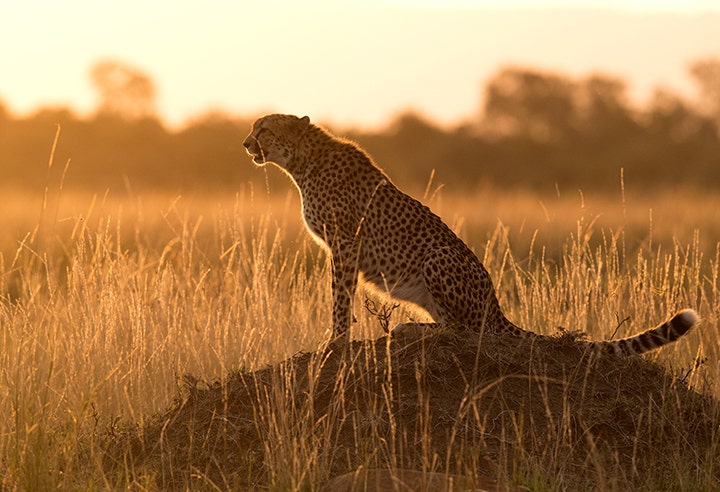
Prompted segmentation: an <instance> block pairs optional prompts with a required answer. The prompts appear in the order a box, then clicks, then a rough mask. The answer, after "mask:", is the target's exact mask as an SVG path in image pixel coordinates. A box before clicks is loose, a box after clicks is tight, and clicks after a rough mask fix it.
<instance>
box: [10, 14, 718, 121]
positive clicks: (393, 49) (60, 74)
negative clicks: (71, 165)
mask: <svg viewBox="0 0 720 492" xmlns="http://www.w3.org/2000/svg"><path fill="white" fill-rule="evenodd" d="M38 3H39V4H41V5H38ZM410 3H411V2H409V1H407V0H405V1H403V0H387V1H384V2H380V1H376V2H371V3H361V2H357V1H350V0H346V1H341V2H329V1H327V0H314V1H312V2H306V3H302V4H294V3H286V2H279V1H270V2H265V3H263V4H262V5H256V4H251V5H238V4H235V3H232V2H225V1H219V0H216V1H211V2H209V3H205V4H203V5H199V4H179V5H173V6H169V4H164V3H160V4H149V3H141V2H139V1H137V0H132V1H130V2H127V3H126V4H124V5H123V6H122V7H121V8H116V9H114V10H112V9H109V8H108V7H107V6H106V5H101V4H96V3H93V2H89V1H88V0H71V1H69V2H65V3H63V4H62V5H61V4H54V3H50V2H47V3H46V2H32V1H31V2H26V3H22V4H15V5H13V6H12V7H6V9H5V10H6V15H4V16H3V19H1V20H0V43H2V44H3V45H4V46H8V47H11V48H12V49H4V50H2V52H0V66H2V67H3V76H2V78H0V102H2V104H4V105H5V106H6V107H7V108H8V109H9V110H10V111H11V112H12V113H14V114H26V113H28V112H32V111H33V110H35V109H37V108H39V107H48V106H50V107H55V106H66V107H70V108H72V109H74V110H75V111H77V112H79V113H80V114H86V113H88V112H90V111H91V110H92V109H93V108H94V106H95V104H96V102H97V101H96V98H95V93H94V92H93V90H92V86H91V84H90V80H89V75H88V74H89V70H90V67H91V66H92V64H94V63H95V62H97V61H100V60H103V59H116V60H120V61H123V62H126V63H128V64H130V65H133V66H136V67H137V68H139V69H140V70H142V71H143V72H145V73H146V74H147V75H148V76H150V77H151V78H152V80H153V81H154V82H155V84H156V87H157V92H158V98H157V102H158V115H159V117H160V118H162V119H163V120H165V121H167V122H168V123H170V124H175V125H176V124H179V123H182V122H184V121H185V120H187V119H188V118H191V117H193V116H196V115H198V114H201V113H203V112H206V111H208V110H213V109H215V110H222V111H225V112H228V113H231V114H256V113H260V112H270V111H280V112H291V113H303V114H310V115H311V116H312V117H313V118H314V119H315V120H322V121H326V122H331V123H334V124H337V125H343V126H350V125H352V126H360V127H374V126H378V125H382V124H384V123H386V122H387V121H388V120H389V119H390V118H391V117H392V116H393V115H395V114H397V113H398V112H402V111H404V110H407V109H413V110H415V111H417V112H419V113H421V114H423V115H424V116H426V117H428V118H430V119H433V120H435V121H437V122H438V123H440V124H453V123H457V122H460V121H462V120H463V119H465V118H468V117H472V116H473V115H475V114H476V113H477V111H478V110H479V106H480V101H481V88H482V86H483V85H484V83H485V82H486V81H487V79H488V78H489V77H490V76H491V75H492V74H494V73H496V72H497V71H498V70H499V69H500V68H502V67H504V66H507V65H515V66H524V67H532V68H537V69H541V70H547V71H557V72H560V73H563V74H566V75H568V76H571V77H582V76H585V75H588V74H590V73H594V72H600V73H604V74H611V75H616V76H618V77H621V78H622V79H624V80H625V81H626V82H627V84H628V87H629V94H630V95H631V97H632V98H633V100H634V101H636V102H640V103H641V102H643V101H644V100H645V99H646V98H647V97H649V96H650V94H651V93H652V90H653V88H655V87H658V86H661V87H664V88H668V89H670V90H672V91H675V92H679V93H680V94H681V95H683V96H684V97H688V96H691V95H692V94H693V86H692V83H691V81H690V78H689V77H688V76H687V66H688V64H689V63H690V62H692V61H694V60H697V59H699V58H708V57H719V56H720V36H718V35H717V26H718V25H720V6H718V8H717V9H715V10H712V9H711V7H710V6H711V3H709V2H695V3H693V2H685V4H686V8H684V9H683V8H682V7H681V5H682V3H681V2H654V3H653V4H652V5H650V4H648V3H645V2H638V1H636V2H631V3H627V2H625V5H626V6H627V8H623V7H622V5H623V4H622V3H620V2H614V3H610V4H608V5H610V7H607V8H600V7H597V6H595V7H592V8H589V7H575V8H568V7H564V6H563V5H565V4H564V3H563V2H557V1H556V2H544V3H543V4H542V5H546V6H548V5H549V6H550V7H547V8H540V7H536V8H529V7H526V6H522V5H527V2H514V5H518V4H519V5H521V6H520V7H517V6H516V7H505V8H499V7H493V8H490V7H488V5H492V4H493V2H489V1H485V2H469V0H454V1H453V2H451V3H450V4H447V5H445V6H443V5H440V4H438V3H437V2H436V3H433V2H431V1H430V0H424V1H421V2H415V3H413V4H412V5H410ZM495 4H497V2H495ZM477 5H481V6H479V7H478V6H477ZM537 5H540V4H537ZM39 14H42V15H39Z"/></svg>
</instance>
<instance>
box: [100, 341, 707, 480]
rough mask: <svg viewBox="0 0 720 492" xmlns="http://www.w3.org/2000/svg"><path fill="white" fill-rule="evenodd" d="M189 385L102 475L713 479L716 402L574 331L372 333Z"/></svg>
mask: <svg viewBox="0 0 720 492" xmlns="http://www.w3.org/2000/svg"><path fill="white" fill-rule="evenodd" d="M190 379H191V378H188V380H187V381H186V388H185V390H184V391H183V392H182V394H181V395H179V396H178V398H177V400H176V402H175V403H174V404H173V405H172V406H171V407H170V408H169V409H168V410H167V411H166V412H164V413H162V414H160V415H157V416H155V417H153V418H152V419H151V421H150V422H149V423H147V424H146V425H145V426H144V427H143V428H142V429H135V430H133V431H131V432H128V433H127V434H126V435H125V436H124V437H121V438H115V440H114V441H113V442H111V446H109V447H108V452H107V461H106V462H107V466H108V467H113V468H114V469H116V470H118V471H120V472H121V473H124V474H125V475H126V476H127V470H128V469H132V470H133V471H132V474H138V473H140V474H141V475H143V476H151V477H153V478H152V480H154V481H155V482H156V483H155V485H156V486H159V487H162V488H173V487H180V488H185V487H188V486H189V485H192V484H193V483H196V484H198V485H200V483H205V484H207V485H211V484H214V485H215V486H217V487H220V488H222V489H226V488H256V487H273V488H276V489H277V488H279V489H298V488H304V489H318V488H320V487H321V486H322V485H323V484H324V483H327V481H328V480H330V479H331V478H332V477H335V476H337V475H340V474H343V473H346V472H350V471H353V470H357V469H358V467H361V466H362V467H364V468H375V469H391V470H397V469H410V470H419V471H422V472H424V473H430V472H440V473H447V474H459V475H462V476H465V477H470V479H472V477H473V476H475V477H487V476H491V477H495V478H496V479H497V480H498V482H499V483H500V484H501V487H500V489H501V490H502V489H503V487H504V486H505V485H508V484H518V483H519V484H522V485H531V486H536V487H540V488H547V487H550V488H555V487H558V486H561V487H562V488H566V487H570V488H577V487H584V486H591V487H592V486H600V488H602V489H614V488H619V489H627V488H628V487H630V488H646V489H666V490H667V489H678V490H679V489H694V488H705V487H707V486H709V485H711V484H714V483H717V480H718V478H719V475H720V451H719V450H718V444H717V442H716V441H717V439H718V430H717V428H718V422H719V421H720V418H718V413H717V405H716V404H715V402H714V401H712V400H711V399H710V398H709V397H707V396H703V395H700V394H698V393H696V392H693V391H691V390H689V389H688V388H687V387H686V386H685V385H684V384H683V383H682V382H681V381H679V380H677V379H675V378H673V377H672V376H670V375H669V374H667V373H666V371H665V370H664V369H663V368H661V367H660V366H658V365H656V364H654V363H652V362H649V361H647V360H644V359H641V358H614V357H605V356H597V355H592V356H591V355H590V354H588V353H585V352H584V351H583V350H582V347H581V346H580V345H579V344H577V343H575V337H574V336H572V335H564V336H562V337H560V338H556V339H551V340H535V341H532V340H518V339H517V338H513V337H508V336H495V335H492V336H491V335H484V336H482V337H481V336H480V335H477V334H468V333H458V334H436V335H431V336H428V337H425V338H422V339H419V340H418V339H415V340H412V341H395V340H392V341H391V340H390V339H388V338H380V339H378V340H375V341H362V342H361V341H356V342H352V343H351V344H349V345H348V346H346V347H345V349H344V351H335V352H331V351H328V352H318V353H301V354H298V355H296V356H294V357H292V358H291V359H288V360H286V361H284V362H282V363H280V364H278V365H276V366H272V367H266V368H264V369H261V370H258V371H255V372H244V373H240V372H239V373H235V374H231V375H230V376H229V377H228V379H227V380H225V381H224V382H222V383H220V382H215V383H212V384H199V383H197V382H196V381H190ZM118 439H119V440H120V441H122V442H118Z"/></svg>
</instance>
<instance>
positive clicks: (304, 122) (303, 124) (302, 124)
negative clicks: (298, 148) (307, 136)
mask: <svg viewBox="0 0 720 492" xmlns="http://www.w3.org/2000/svg"><path fill="white" fill-rule="evenodd" d="M308 126H310V117H309V116H303V117H302V118H300V120H299V121H298V129H299V130H300V131H301V132H302V131H305V130H306V129H307V127H308Z"/></svg>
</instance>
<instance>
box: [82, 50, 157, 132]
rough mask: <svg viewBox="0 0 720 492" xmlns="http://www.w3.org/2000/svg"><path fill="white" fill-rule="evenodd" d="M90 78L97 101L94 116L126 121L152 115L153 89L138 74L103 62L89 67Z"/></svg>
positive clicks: (118, 65) (123, 65)
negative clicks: (96, 93) (98, 98)
mask: <svg viewBox="0 0 720 492" xmlns="http://www.w3.org/2000/svg"><path fill="white" fill-rule="evenodd" d="M90 78H91V80H92V83H93V85H94V86H95V89H96V90H97V91H98V95H99V97H100V101H99V104H98V113H100V114H107V115H112V116H116V117H119V118H122V119H129V120H134V119H141V118H147V117H152V116H154V115H155V86H154V84H153V82H152V80H151V79H150V78H149V77H148V76H147V75H145V74H144V73H142V72H141V71H140V70H138V69H136V68H133V67H131V66H129V65H126V64H124V63H121V62H117V61H112V60H105V61H101V62H98V63H96V64H95V65H93V67H92V69H91V70H90Z"/></svg>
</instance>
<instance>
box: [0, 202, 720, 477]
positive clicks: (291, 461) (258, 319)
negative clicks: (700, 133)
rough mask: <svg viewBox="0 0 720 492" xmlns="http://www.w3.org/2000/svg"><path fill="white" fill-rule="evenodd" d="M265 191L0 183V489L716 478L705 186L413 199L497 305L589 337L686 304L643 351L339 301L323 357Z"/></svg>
mask: <svg viewBox="0 0 720 492" xmlns="http://www.w3.org/2000/svg"><path fill="white" fill-rule="evenodd" d="M274 191H277V190H274ZM285 191H287V192H288V193H289V194H288V195H287V196H288V198H287V200H281V201H271V200H268V199H267V197H266V193H265V191H264V190H263V191H262V192H259V193H257V194H256V195H255V194H253V193H251V192H250V191H247V192H246V193H243V194H240V195H237V196H230V197H221V196H212V197H209V196H200V197H187V198H176V197H166V196H143V197H132V196H126V197H122V198H118V197H117V196H114V195H113V194H106V195H101V196H96V197H92V196H84V195H82V194H76V193H72V192H68V191H63V192H62V193H60V194H59V196H57V195H53V194H51V196H49V197H48V200H47V201H46V202H45V205H43V200H42V196H40V195H38V196H32V195H27V194H24V193H19V192H12V191H9V190H8V191H6V192H3V195H2V196H3V197H4V198H5V200H4V203H3V207H4V211H6V212H7V213H3V215H2V221H3V223H2V224H0V227H2V230H3V231H5V232H4V233H3V235H2V236H1V237H0V255H1V256H0V326H2V335H1V336H0V344H2V346H1V347H0V358H1V359H0V395H2V399H0V412H1V413H2V414H3V415H5V416H6V418H5V419H4V420H3V421H2V422H0V471H1V472H2V474H1V475H2V478H1V479H0V480H1V481H2V482H1V483H2V488H8V489H22V490H26V489H32V490H49V489H57V488H60V489H88V490H92V489H97V488H125V487H133V488H139V489H149V490H155V489H159V488H165V487H179V488H186V487H201V488H207V489H212V488H213V487H215V486H217V487H219V488H221V489H222V488H226V487H227V486H229V485H235V486H237V487H238V488H244V487H250V486H252V487H260V488H270V489H275V490H287V489H315V488H319V487H320V486H321V485H322V484H323V483H325V481H326V480H327V479H329V478H331V477H332V476H334V475H336V474H339V473H341V472H343V471H348V470H353V469H354V468H355V467H357V466H360V465H363V466H366V467H369V466H376V467H385V468H388V467H389V468H391V469H401V468H407V467H412V468H413V469H418V470H420V471H423V472H427V473H430V472H441V473H456V474H460V475H470V476H473V475H476V474H478V473H480V472H482V473H483V474H490V475H491V476H493V477H496V478H497V479H499V480H500V482H501V485H503V484H504V485H503V486H505V485H508V484H520V485H527V486H531V487H534V488H536V489H538V490H545V489H547V490H550V489H556V488H567V487H569V486H570V484H575V485H577V484H579V485H580V486H584V487H591V488H592V487H595V488H598V489H601V490H603V489H607V490H614V489H622V488H623V484H624V483H627V482H626V481H629V483H632V484H635V485H636V486H637V487H641V488H646V489H648V490H651V489H653V488H658V487H660V488H666V489H667V488H676V489H679V490H697V489H698V488H706V489H712V488H713V487H714V486H715V484H716V483H717V482H716V480H717V479H718V472H719V470H720V468H718V467H719V466H720V463H719V462H718V459H719V456H720V452H719V451H718V449H717V444H716V442H717V440H718V436H717V435H716V433H717V428H718V424H719V423H720V418H718V415H717V408H716V405H715V404H714V403H713V402H712V401H711V400H709V399H708V398H709V396H712V397H714V398H718V397H720V374H718V369H719V368H718V362H717V361H718V360H720V359H719V358H718V342H717V335H716V333H717V323H718V321H717V316H718V313H720V305H719V304H720V296H719V295H718V289H719V287H720V284H719V280H718V273H719V272H718V270H719V268H720V261H719V257H718V247H717V245H718V241H720V233H716V230H715V229H713V228H714V227H717V226H716V224H717V223H718V221H717V220H716V218H717V217H716V215H714V214H717V212H715V211H716V210H718V209H720V207H710V206H709V205H707V201H706V199H705V198H703V199H702V200H701V199H700V198H699V197H695V196H693V195H691V194H688V195H675V196H673V197H672V200H673V201H672V202H670V203H671V204H670V205H668V208H667V209H666V210H664V211H660V210H658V208H657V207H656V206H654V205H652V206H653V207H654V208H653V221H652V230H653V233H652V235H650V234H649V230H650V221H649V220H648V217H649V214H648V210H647V208H646V205H641V206H634V205H633V203H631V202H633V200H631V199H630V198H629V197H628V198H627V200H626V206H624V207H623V206H622V200H620V205H617V202H615V200H614V199H610V201H609V202H608V201H605V202H601V201H600V199H599V198H598V199H597V201H595V199H594V198H593V199H592V200H591V199H589V198H586V200H585V208H583V207H582V206H581V202H580V201H579V200H578V199H577V198H575V197H572V198H562V199H560V198H555V199H551V200H546V201H545V202H544V205H539V200H538V199H537V197H534V198H533V197H532V196H530V195H526V194H516V195H511V196H489V197H488V196H479V197H478V198H477V199H476V200H466V201H465V202H462V203H460V202H454V201H453V202H452V203H451V202H450V201H449V200H447V199H445V200H444V201H442V202H441V201H438V200H437V197H436V198H433V199H432V200H431V201H432V203H434V204H435V205H437V206H438V207H439V208H440V209H441V211H442V212H450V213H452V214H453V215H451V216H448V215H445V217H446V219H448V221H449V222H451V223H453V222H454V223H455V224H456V226H457V228H458V229H459V230H460V231H461V234H463V235H465V236H466V237H468V238H469V240H470V241H471V243H472V244H474V245H475V249H476V251H477V252H478V253H479V254H480V256H481V257H483V258H484V262H485V264H486V266H487V267H488V269H489V270H490V272H491V274H492V275H493V277H494V278H495V280H496V284H497V286H498V289H499V292H500V297H501V303H502V305H503V306H504V307H505V308H506V309H507V311H508V316H509V317H510V318H511V319H513V320H514V321H516V322H517V323H518V324H520V325H521V326H525V327H527V328H530V329H533V330H536V331H538V332H542V333H553V332H554V331H555V330H556V327H557V326H564V327H567V328H568V329H571V330H576V329H577V330H583V331H587V332H588V333H589V336H590V337H591V338H609V337H610V336H613V335H614V336H615V337H619V336H622V335H625V334H627V333H631V332H636V331H639V330H640V329H642V328H643V327H645V326H646V325H649V324H654V323H656V322H658V321H659V320H661V319H663V318H665V317H666V316H668V315H669V314H671V313H672V312H673V311H674V310H676V309H677V308H680V307H684V306H691V307H694V308H696V309H697V310H698V311H699V312H700V314H701V316H702V317H703V318H704V321H703V323H702V324H701V326H700V328H699V330H697V331H695V332H694V333H693V334H691V335H690V336H688V337H687V339H684V340H682V341H681V342H679V343H678V344H676V345H675V346H673V347H671V348H667V349H664V350H662V351H660V352H659V353H658V354H654V355H651V356H648V357H646V359H647V360H633V361H620V362H618V361H615V362H612V361H606V360H602V361H588V360H587V359H586V358H583V356H582V354H580V353H578V351H577V347H576V346H575V345H573V344H572V343H571V341H570V339H569V338H568V337H564V338H562V339H561V340H560V341H558V342H557V345H556V346H555V345H553V346H543V347H535V348H533V347H524V346H516V345H515V344H512V343H509V342H508V341H507V340H503V339H502V338H501V337H500V338H497V339H495V338H492V339H490V338H488V339H483V343H482V344H480V342H479V340H477V339H475V338H473V337H472V336H469V338H459V337H460V335H457V336H438V337H435V338H432V339H429V340H428V341H427V342H426V343H425V344H424V345H423V344H417V345H414V346H413V348H411V349H406V348H403V347H401V346H397V345H395V344H392V343H386V340H385V339H382V338H379V337H380V336H381V334H382V331H381V330H380V328H379V327H378V323H377V320H375V319H373V318H372V316H370V315H369V314H368V313H366V312H365V311H363V310H361V309H358V312H357V314H358V318H359V322H358V325H357V327H354V328H353V335H354V338H355V342H354V344H353V345H352V349H351V350H350V352H349V353H348V354H345V357H341V356H340V355H338V354H330V355H327V356H326V354H324V353H322V352H321V353H314V352H312V351H314V350H315V349H316V347H318V346H319V345H320V343H321V342H322V341H323V340H324V339H326V338H327V336H328V334H329V332H328V326H329V319H330V312H329V309H330V293H329V288H328V279H327V267H326V265H327V263H326V261H325V258H324V255H323V253H322V252H321V251H320V250H319V249H318V248H317V247H316V246H315V245H313V244H312V243H310V242H309V240H308V239H307V237H306V235H305V234H304V233H303V231H302V230H301V228H300V222H299V218H298V216H297V215H296V212H297V198H296V197H295V195H294V194H293V193H292V190H290V189H289V188H288V190H283V191H280V192H276V193H274V196H278V195H279V196H281V197H282V196H286V195H285ZM553 200H555V201H553ZM638 201H639V200H638ZM608 203H610V205H608ZM612 203H615V204H614V205H613V204H612ZM642 203H645V204H646V203H648V202H642ZM475 204H477V207H476V206H475ZM603 204H605V205H603ZM489 206H492V207H494V208H493V209H490V208H488V207H489ZM604 206H606V207H607V208H606V209H603V207H604ZM538 209H540V210H541V211H543V212H542V214H541V215H539V219H538V218H537V217H538V212H537V210H538ZM596 209H597V210H607V211H608V212H607V213H606V215H603V216H602V217H601V219H598V220H595V215H593V214H594V210H596ZM492 210H496V211H495V212H493V211H492ZM503 210H505V211H504V212H503ZM544 210H546V211H547V213H545V212H544ZM688 210H692V211H693V212H694V214H693V215H692V217H693V218H692V219H689V218H688V217H687V215H688V213H687V211H688ZM455 213H458V214H465V215H466V217H467V219H466V221H465V223H464V225H463V224H462V223H460V222H459V221H457V220H454V216H455ZM495 215H497V216H499V217H501V219H502V225H498V224H497V221H496V218H495ZM488 216H489V217H491V218H490V219H487V218H484V217H488ZM617 217H619V219H616V218H617ZM548 218H549V220H548ZM641 218H643V220H644V221H645V225H644V226H641V224H640V221H641ZM604 220H607V223H609V224H613V225H612V227H611V228H610V229H604V228H603V227H601V225H600V224H601V223H602V221H604ZM667 223H675V224H681V225H682V226H681V227H679V228H678V229H673V230H670V229H666V228H665V227H664V224H667ZM694 229H697V230H698V231H701V232H699V233H696V232H694ZM536 230H537V231H538V232H537V234H535V232H534V231H536ZM639 230H640V231H646V232H648V234H645V235H643V234H642V233H637V231H639ZM545 238H556V239H547V242H543V241H542V240H543V239H545ZM651 238H652V244H651V241H650V239H651ZM518 245H519V246H518ZM393 316H394V317H393V319H394V321H395V322H397V321H401V320H402V319H403V317H404V316H406V313H405V312H404V311H402V310H398V311H395V313H394V315H393ZM625 318H629V321H627V322H624V323H621V322H620V321H621V320H624V319H625ZM616 327H618V329H617V330H616ZM615 332H617V333H615ZM570 338H571V337H570ZM362 340H376V341H375V342H370V341H368V342H365V341H362ZM428 346H430V347H432V350H429V351H428V350H426V349H427V348H428ZM423 347H424V349H423ZM301 350H309V351H311V352H309V353H305V354H301V355H297V356H295V357H294V358H293V354H296V353H298V351H301ZM528 351H529V352H528ZM528 354H532V357H530V356H528ZM281 361H285V362H282V364H279V363H280V362H281ZM654 362H659V364H660V366H658V365H655V364H654ZM267 364H271V366H269V367H266V365H267ZM660 367H663V368H665V369H660ZM328 371H329V372H328ZM187 374H191V375H193V376H185V375H187ZM628 374H630V377H629V378H628V377H627V375H628ZM181 381H184V382H181ZM206 381H207V382H206ZM258 382H262V384H259V383H258ZM628 385H630V386H628ZM178 395H180V396H178ZM173 401H174V403H173ZM438 403H442V404H441V405H438ZM486 403H487V404H486ZM406 413H407V414H406ZM408 415H412V418H410V417H408ZM403 419H406V420H403ZM407 419H409V420H407ZM613 422H617V426H615V427H613V425H611V424H612V423H613ZM603 423H604V424H607V425H605V427H603ZM598 426H599V427H598ZM243 439H247V440H243ZM658 467H659V468H660V469H661V470H662V472H661V473H658V472H657V471H656V470H657V469H658ZM650 470H655V471H653V472H651V471H650Z"/></svg>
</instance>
